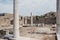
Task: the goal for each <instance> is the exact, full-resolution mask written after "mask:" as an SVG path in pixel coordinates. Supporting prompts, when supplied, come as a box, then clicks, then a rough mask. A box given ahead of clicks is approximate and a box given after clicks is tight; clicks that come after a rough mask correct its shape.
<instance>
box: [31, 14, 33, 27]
mask: <svg viewBox="0 0 60 40" xmlns="http://www.w3.org/2000/svg"><path fill="white" fill-rule="evenodd" d="M31 26H33V16H32V13H31Z"/></svg>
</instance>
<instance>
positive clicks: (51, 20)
mask: <svg viewBox="0 0 60 40" xmlns="http://www.w3.org/2000/svg"><path fill="white" fill-rule="evenodd" d="M36 20H38V21H39V22H40V23H45V24H56V12H48V13H46V14H44V15H41V16H36Z"/></svg>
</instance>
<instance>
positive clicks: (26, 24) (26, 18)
mask: <svg viewBox="0 0 60 40" xmlns="http://www.w3.org/2000/svg"><path fill="white" fill-rule="evenodd" d="M27 20H28V19H27V17H25V25H27Z"/></svg>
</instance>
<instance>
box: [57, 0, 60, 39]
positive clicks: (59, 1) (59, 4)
mask: <svg viewBox="0 0 60 40" xmlns="http://www.w3.org/2000/svg"><path fill="white" fill-rule="evenodd" d="M56 16H57V18H56V19H57V20H56V21H57V28H56V30H57V31H56V34H57V40H60V0H57V13H56Z"/></svg>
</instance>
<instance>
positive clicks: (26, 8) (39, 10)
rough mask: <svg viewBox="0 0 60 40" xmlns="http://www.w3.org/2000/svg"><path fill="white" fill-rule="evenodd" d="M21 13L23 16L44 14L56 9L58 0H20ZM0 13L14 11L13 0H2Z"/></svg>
mask: <svg viewBox="0 0 60 40" xmlns="http://www.w3.org/2000/svg"><path fill="white" fill-rule="evenodd" d="M18 5H19V9H18V10H19V14H20V15H22V16H30V13H33V15H43V14H45V13H47V12H50V11H53V12H55V11H56V0H18ZM0 13H13V0H0Z"/></svg>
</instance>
